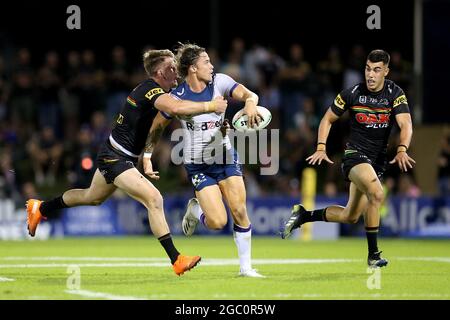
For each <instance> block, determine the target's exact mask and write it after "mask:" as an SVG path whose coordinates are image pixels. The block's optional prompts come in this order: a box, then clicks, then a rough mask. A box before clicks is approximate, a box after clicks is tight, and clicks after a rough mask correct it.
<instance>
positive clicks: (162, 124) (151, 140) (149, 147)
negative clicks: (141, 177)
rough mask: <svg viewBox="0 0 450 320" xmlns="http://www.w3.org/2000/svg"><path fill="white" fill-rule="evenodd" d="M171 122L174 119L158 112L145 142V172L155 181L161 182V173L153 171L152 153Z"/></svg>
mask: <svg viewBox="0 0 450 320" xmlns="http://www.w3.org/2000/svg"><path fill="white" fill-rule="evenodd" d="M171 121H172V119H167V118H165V117H164V116H163V115H162V114H161V112H158V114H157V115H156V117H155V119H154V120H153V123H152V127H151V128H150V130H149V132H148V136H147V140H146V141H145V147H144V156H143V159H142V161H143V165H144V172H145V174H146V175H147V176H149V177H150V178H151V179H154V180H159V175H158V174H159V172H158V171H153V165H152V153H153V151H154V149H155V147H156V145H157V144H158V141H159V139H160V138H161V136H162V134H163V132H164V129H165V128H166V127H167V125H168V124H169V123H170V122H171Z"/></svg>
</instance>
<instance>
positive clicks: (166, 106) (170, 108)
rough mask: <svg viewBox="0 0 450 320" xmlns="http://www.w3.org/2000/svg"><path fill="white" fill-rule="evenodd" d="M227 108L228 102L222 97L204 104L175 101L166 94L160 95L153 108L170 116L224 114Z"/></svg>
mask: <svg viewBox="0 0 450 320" xmlns="http://www.w3.org/2000/svg"><path fill="white" fill-rule="evenodd" d="M227 106H228V101H227V100H225V99H224V98H223V97H217V98H215V99H214V100H211V101H206V102H193V101H189V100H178V99H175V98H173V97H172V96H170V94H167V93H166V94H163V95H160V96H159V97H158V98H157V99H156V101H155V107H156V108H157V109H158V110H160V111H164V112H165V113H167V114H170V115H172V116H181V115H183V116H185V115H196V114H200V113H209V112H217V113H224V112H225V110H226V109H227Z"/></svg>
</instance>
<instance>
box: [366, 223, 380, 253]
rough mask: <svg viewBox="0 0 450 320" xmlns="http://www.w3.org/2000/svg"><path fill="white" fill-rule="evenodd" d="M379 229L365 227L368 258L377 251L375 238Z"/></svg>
mask: <svg viewBox="0 0 450 320" xmlns="http://www.w3.org/2000/svg"><path fill="white" fill-rule="evenodd" d="M378 228H379V227H366V236H367V245H368V247H369V256H370V255H372V254H374V253H375V252H377V251H378V245H377V236H378Z"/></svg>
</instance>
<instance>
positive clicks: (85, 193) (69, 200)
mask: <svg viewBox="0 0 450 320" xmlns="http://www.w3.org/2000/svg"><path fill="white" fill-rule="evenodd" d="M114 190H116V187H115V186H114V185H113V184H107V183H106V181H105V179H104V178H103V176H102V175H101V173H100V171H99V170H98V169H97V170H96V171H95V174H94V177H93V178H92V181H91V185H90V186H89V188H87V189H71V190H67V191H66V192H64V193H63V195H62V196H60V197H57V198H54V199H52V200H49V201H41V200H38V199H29V200H28V201H27V203H26V207H27V225H28V232H29V233H30V235H31V236H34V235H35V233H36V229H37V226H38V225H39V223H40V221H41V219H45V218H46V217H47V216H50V217H51V215H52V214H53V213H54V212H57V211H58V210H59V209H62V208H67V207H76V206H83V205H91V206H95V205H100V204H101V203H103V202H104V201H105V200H106V199H107V198H108V197H109V196H110V195H111V194H112V193H113V192H114Z"/></svg>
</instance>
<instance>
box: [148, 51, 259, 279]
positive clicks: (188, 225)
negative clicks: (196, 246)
mask: <svg viewBox="0 0 450 320" xmlns="http://www.w3.org/2000/svg"><path fill="white" fill-rule="evenodd" d="M177 65H178V72H179V75H180V77H181V78H182V79H183V80H184V81H183V82H182V83H181V84H180V85H179V86H178V87H177V88H176V89H174V90H172V92H171V95H172V96H173V97H175V98H178V99H183V100H186V99H189V100H192V101H198V102H200V101H210V100H211V99H214V97H220V96H222V97H232V98H233V99H236V100H239V101H243V102H245V107H244V113H245V114H247V116H248V117H249V123H248V125H249V127H252V126H253V125H254V124H257V123H259V121H260V119H261V118H262V117H261V115H259V113H258V112H257V109H256V106H257V104H258V96H257V95H256V94H255V93H253V92H252V91H250V90H248V89H247V88H246V87H245V86H243V85H242V84H239V83H237V82H236V81H234V80H233V79H232V78H231V77H229V76H227V75H225V74H221V73H217V74H215V73H214V72H213V70H214V66H213V65H212V64H211V61H210V59H209V56H208V54H207V52H206V50H205V49H204V48H201V47H199V46H197V45H195V44H181V45H180V47H179V48H178V50H177ZM224 116H225V114H224V113H216V112H211V113H205V114H202V115H196V116H192V117H178V118H179V120H180V121H181V125H182V128H183V141H184V147H183V162H184V166H185V168H186V171H187V174H188V178H189V180H190V181H191V182H192V185H193V187H194V191H195V196H196V198H193V199H191V200H190V201H189V203H188V207H187V211H186V214H185V216H184V218H183V222H182V229H183V232H184V234H185V235H187V236H190V235H192V234H193V232H194V230H195V228H196V226H197V224H198V223H199V222H200V223H201V224H203V225H204V226H205V227H206V228H208V229H212V230H220V229H222V228H223V227H224V226H225V225H226V224H227V212H226V209H225V206H224V203H223V201H222V199H223V198H224V199H225V201H226V202H227V204H228V207H229V208H230V211H231V215H232V217H233V221H234V225H233V231H234V232H233V233H234V239H235V243H236V246H237V249H238V255H239V262H240V271H239V275H241V276H245V277H258V278H260V277H264V276H262V275H261V274H259V273H258V272H257V271H256V270H255V269H253V268H252V264H251V230H252V227H251V223H250V220H249V218H248V215H247V207H246V191H245V185H244V180H243V177H242V166H241V164H240V163H239V159H238V154H237V152H236V151H235V150H234V148H233V147H232V146H231V144H230V140H229V138H228V136H227V135H226V133H225V131H226V128H229V125H228V124H227V123H224ZM171 119H172V116H171V115H170V114H167V113H165V112H160V113H159V114H158V116H157V117H156V118H155V121H154V122H153V125H152V128H151V129H150V133H149V136H148V137H149V140H147V145H146V149H145V150H146V151H145V152H146V153H147V154H149V155H150V154H151V153H152V152H153V148H154V146H155V144H156V143H157V141H158V139H159V138H160V136H161V134H162V131H163V130H164V128H165V126H166V125H167V124H168V123H169V122H170V120H171ZM224 129H225V130H224ZM144 171H145V173H146V174H147V175H149V176H150V177H155V173H154V172H153V169H152V164H151V160H150V158H149V157H146V158H145V159H144Z"/></svg>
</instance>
